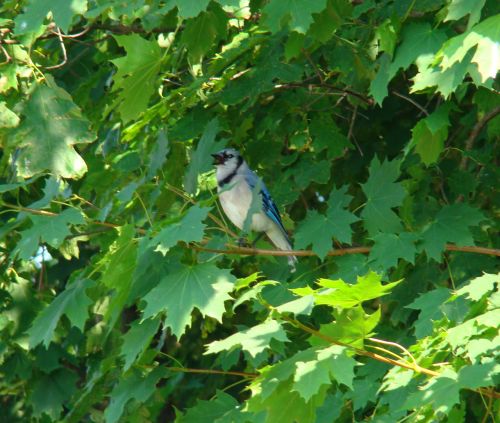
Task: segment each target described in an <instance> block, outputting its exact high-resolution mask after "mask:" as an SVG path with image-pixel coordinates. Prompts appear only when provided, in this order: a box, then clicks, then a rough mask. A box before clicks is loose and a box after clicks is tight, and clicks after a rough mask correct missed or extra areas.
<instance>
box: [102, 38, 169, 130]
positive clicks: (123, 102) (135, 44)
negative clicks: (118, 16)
mask: <svg viewBox="0 0 500 423" xmlns="http://www.w3.org/2000/svg"><path fill="white" fill-rule="evenodd" d="M114 38H115V40H116V42H117V43H118V45H119V46H120V47H123V48H124V49H125V52H126V55H125V56H124V57H120V58H118V59H114V60H111V63H113V64H114V65H115V66H116V67H117V68H118V70H117V72H116V74H115V75H114V76H113V81H114V86H113V91H119V93H118V97H117V98H116V100H115V102H114V104H113V106H112V107H116V106H118V112H119V113H120V116H121V118H122V120H123V122H125V123H127V122H129V121H131V120H133V119H136V118H138V117H139V115H140V114H141V113H142V112H144V110H146V109H147V106H148V103H149V100H150V98H151V96H152V95H153V93H154V92H155V89H156V88H157V85H158V73H159V72H160V66H161V59H162V53H161V49H160V46H159V45H158V43H157V42H156V41H148V40H145V39H144V38H142V37H141V36H140V35H138V34H131V35H114Z"/></svg>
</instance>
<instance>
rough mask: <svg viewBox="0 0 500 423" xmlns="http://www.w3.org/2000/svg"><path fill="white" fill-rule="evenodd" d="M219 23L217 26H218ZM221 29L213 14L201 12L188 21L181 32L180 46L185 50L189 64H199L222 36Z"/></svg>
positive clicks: (216, 17)
mask: <svg viewBox="0 0 500 423" xmlns="http://www.w3.org/2000/svg"><path fill="white" fill-rule="evenodd" d="M218 23H219V25H218ZM222 31H223V29H222V26H221V25H220V22H219V19H218V16H217V15H216V14H215V13H213V12H201V13H200V14H199V15H198V16H197V17H195V18H192V19H189V20H188V21H187V22H186V27H185V28H184V30H183V31H182V35H181V44H182V45H184V46H185V47H186V48H187V51H188V55H189V60H190V61H191V63H199V62H201V59H202V58H203V56H204V55H205V54H206V53H207V52H208V51H209V50H210V49H211V48H213V46H214V43H215V40H216V39H217V38H218V37H219V36H220V35H222V34H221V33H222Z"/></svg>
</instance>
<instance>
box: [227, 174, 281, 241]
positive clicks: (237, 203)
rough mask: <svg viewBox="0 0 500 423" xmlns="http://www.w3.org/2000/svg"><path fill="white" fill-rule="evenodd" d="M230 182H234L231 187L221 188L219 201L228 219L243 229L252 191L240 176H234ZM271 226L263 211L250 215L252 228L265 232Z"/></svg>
mask: <svg viewBox="0 0 500 423" xmlns="http://www.w3.org/2000/svg"><path fill="white" fill-rule="evenodd" d="M230 184H234V185H233V187H232V188H231V189H229V190H226V191H224V189H222V192H221V193H220V195H219V199H220V203H221V206H222V209H223V210H224V213H225V214H226V216H227V217H228V218H229V220H230V221H231V222H233V224H234V225H235V226H236V227H238V228H239V229H243V225H244V224H245V219H246V217H247V214H248V209H249V208H250V205H251V202H252V191H251V190H250V187H249V186H248V185H247V184H246V183H245V182H244V180H243V178H242V177H240V176H235V177H234V178H233V180H232V181H231V182H230ZM271 226H272V222H271V220H270V219H269V218H268V217H267V216H266V215H265V214H264V213H263V212H259V213H254V215H253V216H252V224H251V226H250V228H251V229H252V230H254V231H257V232H265V231H267V230H269V229H270V228H271Z"/></svg>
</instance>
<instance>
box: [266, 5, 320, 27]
mask: <svg viewBox="0 0 500 423" xmlns="http://www.w3.org/2000/svg"><path fill="white" fill-rule="evenodd" d="M326 5H327V0H271V1H270V2H269V3H268V4H267V5H266V6H265V7H264V8H263V9H262V14H263V17H262V22H263V24H264V25H266V26H267V27H268V28H270V29H271V31H272V32H278V31H279V30H280V29H281V28H282V26H283V25H284V24H285V19H286V21H287V22H288V24H289V27H290V30H292V31H296V32H299V33H302V34H305V33H306V32H307V30H308V29H309V26H310V25H311V23H312V22H313V17H312V15H313V13H319V12H321V11H322V10H324V9H325V8H326Z"/></svg>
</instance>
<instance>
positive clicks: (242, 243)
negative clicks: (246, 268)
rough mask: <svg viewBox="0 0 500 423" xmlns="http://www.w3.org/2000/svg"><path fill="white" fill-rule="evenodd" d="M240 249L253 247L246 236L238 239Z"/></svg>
mask: <svg viewBox="0 0 500 423" xmlns="http://www.w3.org/2000/svg"><path fill="white" fill-rule="evenodd" d="M238 247H247V248H248V247H251V245H250V244H249V243H248V241H247V239H246V238H245V236H244V234H242V236H240V237H239V238H238Z"/></svg>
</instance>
